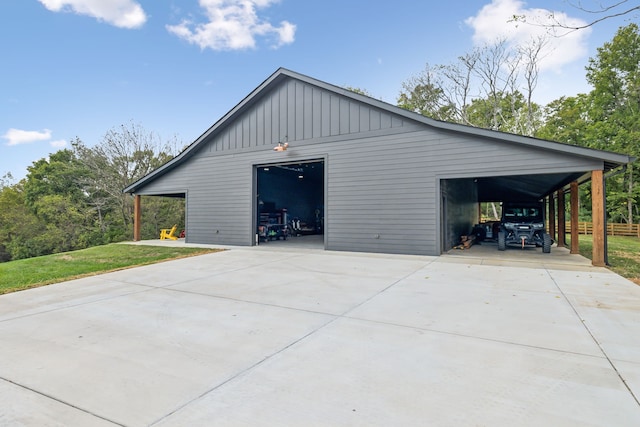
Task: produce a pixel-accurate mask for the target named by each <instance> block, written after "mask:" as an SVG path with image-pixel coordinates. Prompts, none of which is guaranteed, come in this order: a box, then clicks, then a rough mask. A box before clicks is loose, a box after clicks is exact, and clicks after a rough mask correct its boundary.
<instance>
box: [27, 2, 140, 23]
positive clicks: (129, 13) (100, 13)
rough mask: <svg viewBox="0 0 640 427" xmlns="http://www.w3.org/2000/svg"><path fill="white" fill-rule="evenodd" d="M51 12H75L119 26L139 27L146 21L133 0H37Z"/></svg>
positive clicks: (137, 4)
mask: <svg viewBox="0 0 640 427" xmlns="http://www.w3.org/2000/svg"><path fill="white" fill-rule="evenodd" d="M38 1H39V2H40V3H42V4H43V5H44V7H46V8H47V9H49V10H51V11H53V12H75V13H77V14H79V15H88V16H92V17H94V18H97V19H98V20H99V21H105V22H107V23H109V24H111V25H114V26H116V27H120V28H139V27H141V26H142V25H144V23H145V22H146V21H147V15H146V14H145V13H144V10H143V9H142V7H141V6H140V4H139V3H137V2H136V1H134V0H38Z"/></svg>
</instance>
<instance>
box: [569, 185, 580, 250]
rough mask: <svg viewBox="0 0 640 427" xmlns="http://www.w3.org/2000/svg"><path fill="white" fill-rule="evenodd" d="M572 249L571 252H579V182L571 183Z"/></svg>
mask: <svg viewBox="0 0 640 427" xmlns="http://www.w3.org/2000/svg"><path fill="white" fill-rule="evenodd" d="M570 203H571V251H570V252H569V253H572V254H579V253H580V246H579V245H578V239H579V237H578V210H579V209H580V208H579V207H578V182H577V181H573V182H572V183H571V202H570Z"/></svg>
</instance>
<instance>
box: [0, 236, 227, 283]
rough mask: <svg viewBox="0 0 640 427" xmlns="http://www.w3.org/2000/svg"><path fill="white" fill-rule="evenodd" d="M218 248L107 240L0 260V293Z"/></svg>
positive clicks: (203, 252) (213, 250) (202, 252)
mask: <svg viewBox="0 0 640 427" xmlns="http://www.w3.org/2000/svg"><path fill="white" fill-rule="evenodd" d="M217 251H218V249H207V248H184V247H183V248H172V247H161V246H143V245H125V244H117V243H114V244H110V245H104V246H95V247H92V248H88V249H83V250H80V251H73V252H65V253H59V254H54V255H47V256H41V257H36V258H29V259H22V260H17V261H10V262H5V263H0V294H5V293H8V292H14V291H19V290H22V289H28V288H34V287H37V286H43V285H49V284H51V283H57V282H62V281H65V280H70V279H77V278H79V277H85V276H92V275H94V274H99V273H106V272H108V271H114V270H122V269H124V268H129V267H135V266H140V265H146V264H154V263H156V262H160V261H167V260H171V259H177V258H185V257H189V256H194V255H201V254H205V253H210V252H217Z"/></svg>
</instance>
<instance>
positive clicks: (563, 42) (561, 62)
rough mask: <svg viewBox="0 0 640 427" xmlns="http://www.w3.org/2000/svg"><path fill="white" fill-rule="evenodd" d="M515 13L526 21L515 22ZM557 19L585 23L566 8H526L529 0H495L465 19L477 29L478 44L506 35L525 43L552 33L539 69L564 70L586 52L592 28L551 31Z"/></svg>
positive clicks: (508, 39) (577, 24)
mask: <svg viewBox="0 0 640 427" xmlns="http://www.w3.org/2000/svg"><path fill="white" fill-rule="evenodd" d="M514 16H526V22H513V17H514ZM556 22H561V23H563V24H565V25H568V26H579V25H584V24H585V22H584V21H582V20H580V19H577V18H572V17H570V16H568V15H567V14H565V13H563V12H558V11H551V10H547V9H539V8H526V3H525V2H524V1H520V0H492V1H491V3H489V4H487V5H485V6H484V7H483V8H482V9H480V11H479V12H478V13H477V14H476V15H475V16H472V17H469V18H467V19H466V20H465V23H466V24H467V25H469V26H470V27H471V28H472V29H473V30H474V34H473V42H474V43H475V44H477V45H483V44H491V43H494V42H496V41H497V40H499V39H505V40H506V41H507V42H508V43H509V44H511V45H518V44H526V43H527V42H529V41H530V40H532V39H536V38H538V37H541V36H546V35H550V37H548V43H547V47H546V52H545V55H544V57H543V58H541V59H540V63H539V65H540V69H541V70H549V69H551V70H555V71H561V69H562V67H563V66H565V65H567V64H570V63H572V62H574V61H576V60H579V59H581V58H583V57H584V56H585V55H587V38H588V37H589V35H590V34H591V30H590V29H589V28H587V29H584V30H581V31H573V32H567V31H564V32H563V33H562V34H563V35H562V36H559V34H550V32H551V33H553V29H552V28H551V27H550V26H549V25H550V24H554V23H556Z"/></svg>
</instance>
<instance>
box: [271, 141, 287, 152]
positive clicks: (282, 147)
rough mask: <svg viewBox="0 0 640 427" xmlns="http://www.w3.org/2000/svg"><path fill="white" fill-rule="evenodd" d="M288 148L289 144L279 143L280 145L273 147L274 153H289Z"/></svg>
mask: <svg viewBox="0 0 640 427" xmlns="http://www.w3.org/2000/svg"><path fill="white" fill-rule="evenodd" d="M288 147H289V143H288V142H278V145H276V146H275V147H273V151H287V148H288Z"/></svg>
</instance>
